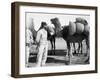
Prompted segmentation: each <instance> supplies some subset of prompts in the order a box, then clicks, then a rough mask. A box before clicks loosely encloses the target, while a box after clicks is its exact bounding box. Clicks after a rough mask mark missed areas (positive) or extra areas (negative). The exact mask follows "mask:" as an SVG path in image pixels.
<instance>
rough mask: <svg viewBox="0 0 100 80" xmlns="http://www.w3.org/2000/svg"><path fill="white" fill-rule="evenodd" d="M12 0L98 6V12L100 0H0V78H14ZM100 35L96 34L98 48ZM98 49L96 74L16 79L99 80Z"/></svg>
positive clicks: (99, 56) (12, 79)
mask: <svg viewBox="0 0 100 80" xmlns="http://www.w3.org/2000/svg"><path fill="white" fill-rule="evenodd" d="M13 1H30V2H39V3H55V4H71V5H72V4H73V5H88V6H98V14H100V11H99V9H100V6H99V5H100V0H1V2H0V55H1V56H0V80H16V79H15V78H12V77H10V74H11V72H10V71H11V69H10V68H11V2H13ZM99 21H100V16H99V15H98V34H100V33H99V32H100V31H99V30H100V29H99V28H100V27H99V26H100V23H99ZM99 44H100V37H99V36H98V50H99V47H100V46H99ZM99 52H100V50H99V51H98V58H99V59H98V69H99V70H98V73H97V74H80V75H63V76H51V77H38V78H22V79H18V80H100V68H99V67H100V54H99Z"/></svg>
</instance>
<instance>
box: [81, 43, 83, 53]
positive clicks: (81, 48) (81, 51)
mask: <svg viewBox="0 0 100 80" xmlns="http://www.w3.org/2000/svg"><path fill="white" fill-rule="evenodd" d="M82 48H83V46H82V42H80V49H81V54H82Z"/></svg>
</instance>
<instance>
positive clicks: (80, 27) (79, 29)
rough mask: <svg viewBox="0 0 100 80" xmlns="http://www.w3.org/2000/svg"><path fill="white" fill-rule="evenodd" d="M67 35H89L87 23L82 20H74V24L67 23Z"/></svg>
mask: <svg viewBox="0 0 100 80" xmlns="http://www.w3.org/2000/svg"><path fill="white" fill-rule="evenodd" d="M68 29H69V30H68V31H69V35H74V34H75V33H77V34H81V33H83V32H84V33H85V34H87V33H89V29H90V27H89V25H88V22H87V21H86V20H85V19H83V18H76V22H71V21H70V22H69V27H68Z"/></svg>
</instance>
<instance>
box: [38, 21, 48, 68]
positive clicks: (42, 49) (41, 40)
mask: <svg viewBox="0 0 100 80" xmlns="http://www.w3.org/2000/svg"><path fill="white" fill-rule="evenodd" d="M46 27H47V24H46V22H42V23H41V27H40V29H39V31H38V33H37V37H36V42H37V44H38V54H37V67H40V66H44V65H45V63H46V60H47V53H48V41H47V30H46Z"/></svg>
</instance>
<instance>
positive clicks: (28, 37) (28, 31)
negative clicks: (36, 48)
mask: <svg viewBox="0 0 100 80" xmlns="http://www.w3.org/2000/svg"><path fill="white" fill-rule="evenodd" d="M32 43H33V36H32V31H31V29H30V27H29V28H27V29H26V66H27V67H28V62H29V54H30V47H31V45H32Z"/></svg>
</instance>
